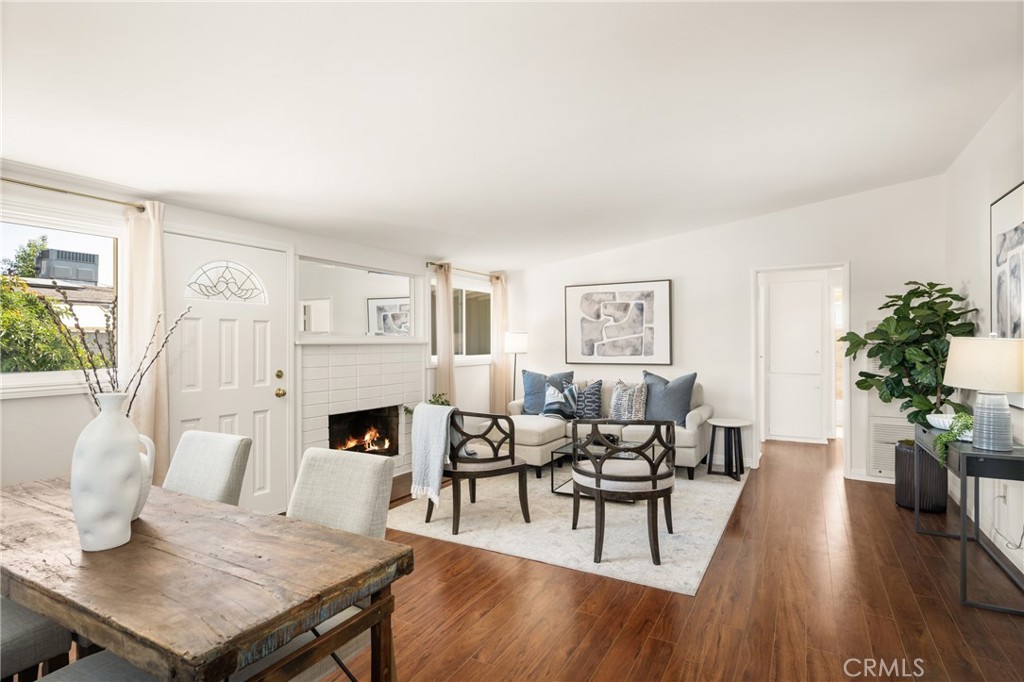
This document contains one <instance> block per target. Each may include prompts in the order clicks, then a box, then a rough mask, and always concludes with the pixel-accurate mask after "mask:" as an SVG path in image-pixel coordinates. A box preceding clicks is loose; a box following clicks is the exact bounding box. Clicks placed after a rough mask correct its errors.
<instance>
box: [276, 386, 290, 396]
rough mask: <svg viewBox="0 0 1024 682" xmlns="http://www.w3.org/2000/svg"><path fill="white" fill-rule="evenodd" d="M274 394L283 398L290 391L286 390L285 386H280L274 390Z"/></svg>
mask: <svg viewBox="0 0 1024 682" xmlns="http://www.w3.org/2000/svg"><path fill="white" fill-rule="evenodd" d="M274 395H276V396H277V397H278V398H283V397H285V396H286V395H288V391H286V390H284V389H283V388H279V389H277V390H276V391H274Z"/></svg>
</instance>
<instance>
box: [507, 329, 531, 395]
mask: <svg viewBox="0 0 1024 682" xmlns="http://www.w3.org/2000/svg"><path fill="white" fill-rule="evenodd" d="M528 337H529V335H528V334H527V333H526V332H505V352H506V353H511V354H512V400H515V399H516V370H517V369H518V364H519V354H520V353H525V352H526V343H527V341H528Z"/></svg>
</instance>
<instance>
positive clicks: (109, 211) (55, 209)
mask: <svg viewBox="0 0 1024 682" xmlns="http://www.w3.org/2000/svg"><path fill="white" fill-rule="evenodd" d="M11 194H13V192H12V193H11ZM0 222H4V223H16V224H18V225H25V226H29V227H39V228H42V229H51V230H63V231H65V232H77V233H79V234H90V235H96V236H97V237H108V238H113V239H115V240H117V241H116V243H115V246H114V253H115V265H114V278H115V280H116V290H117V295H118V301H119V303H120V304H121V306H124V304H125V302H126V301H127V300H128V299H129V297H130V294H129V292H128V290H127V282H128V280H127V266H128V258H127V253H128V249H127V248H126V246H127V238H128V225H127V223H126V221H125V218H124V207H122V206H118V207H117V208H111V207H107V206H95V207H93V206H90V207H88V208H86V207H80V206H67V205H61V204H60V203H57V202H52V203H51V202H47V201H43V200H32V199H27V198H24V197H19V196H9V195H7V196H5V197H4V201H3V205H2V206H0ZM122 309H124V308H123V307H122ZM118 345H119V346H120V344H118ZM117 355H118V366H120V365H121V362H122V360H123V353H122V349H121V348H120V347H119V348H117ZM88 392H89V387H88V385H87V384H86V383H85V378H84V377H83V376H82V371H81V370H75V369H71V370H61V371H56V372H7V373H2V374H0V400H9V399H17V398H40V397H47V396H61V395H78V394H82V393H88Z"/></svg>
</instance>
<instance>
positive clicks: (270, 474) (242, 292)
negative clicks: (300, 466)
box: [164, 234, 290, 513]
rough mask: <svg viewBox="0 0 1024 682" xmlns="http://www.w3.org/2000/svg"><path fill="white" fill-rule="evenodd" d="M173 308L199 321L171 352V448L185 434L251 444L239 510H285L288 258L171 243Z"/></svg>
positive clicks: (167, 242)
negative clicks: (232, 437) (228, 436)
mask: <svg viewBox="0 0 1024 682" xmlns="http://www.w3.org/2000/svg"><path fill="white" fill-rule="evenodd" d="M164 257H165V261H166V267H165V272H166V278H167V305H168V309H169V310H183V309H184V308H185V307H186V306H191V307H192V310H191V312H190V313H189V314H188V315H187V316H186V318H185V319H184V320H182V323H181V327H180V328H179V331H180V332H181V333H179V334H176V335H175V336H174V337H173V338H172V340H171V343H170V347H169V351H170V352H169V354H168V362H169V367H168V374H169V380H170V390H171V398H170V405H169V407H170V414H171V434H170V435H171V443H172V445H174V444H177V441H178V439H179V438H180V436H181V433H182V432H183V431H185V430H187V429H202V430H207V431H221V432H223V433H236V434H239V435H243V436H249V437H250V438H252V440H253V444H252V450H251V451H250V453H249V463H248V466H247V468H246V473H245V480H244V481H243V484H242V496H241V500H240V501H239V504H240V506H243V507H246V508H249V509H254V510H256V511H261V512H267V513H276V512H280V511H283V510H284V509H285V507H286V506H287V502H288V492H289V483H290V482H289V480H288V457H289V446H290V441H289V438H288V434H287V425H288V421H287V420H288V412H289V400H290V398H288V397H286V396H284V397H277V396H275V390H277V389H278V388H285V387H286V386H287V379H286V378H281V379H278V378H277V377H276V376H275V374H274V373H275V371H276V370H278V369H281V370H284V369H285V368H286V367H287V366H288V349H287V338H286V334H285V325H284V323H283V322H284V320H285V319H287V315H288V309H287V300H286V296H287V291H288V286H287V280H286V277H287V271H288V267H287V264H288V260H287V259H288V256H287V254H285V253H284V252H282V251H274V250H270V249H261V248H256V247H251V246H243V245H240V244H232V243H228V242H222V241H215V240H207V239H201V238H198V237H189V236H184V235H177V234H167V235H166V236H165V238H164Z"/></svg>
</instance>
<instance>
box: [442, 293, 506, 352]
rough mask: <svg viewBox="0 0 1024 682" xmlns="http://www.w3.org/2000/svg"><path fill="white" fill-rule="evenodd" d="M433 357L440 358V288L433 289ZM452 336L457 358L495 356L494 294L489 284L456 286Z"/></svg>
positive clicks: (453, 299) (453, 297)
mask: <svg viewBox="0 0 1024 682" xmlns="http://www.w3.org/2000/svg"><path fill="white" fill-rule="evenodd" d="M430 320H431V323H430V354H431V355H433V356H435V357H436V356H437V287H436V285H434V284H431V286H430ZM452 333H453V335H454V337H453V338H454V340H453V345H454V347H455V355H456V356H461V357H467V358H468V357H471V356H478V357H479V356H490V354H491V292H490V289H489V285H486V284H482V283H481V284H470V283H464V284H459V285H453V286H452Z"/></svg>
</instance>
